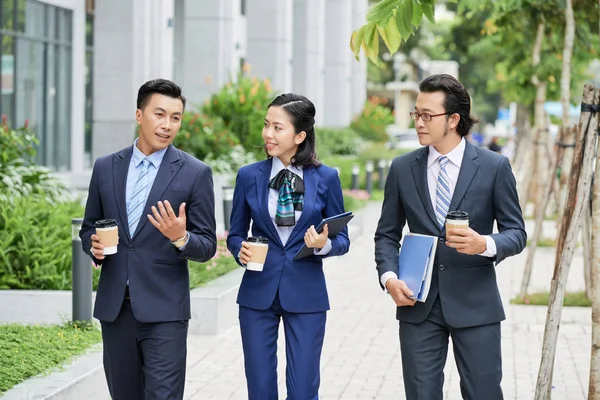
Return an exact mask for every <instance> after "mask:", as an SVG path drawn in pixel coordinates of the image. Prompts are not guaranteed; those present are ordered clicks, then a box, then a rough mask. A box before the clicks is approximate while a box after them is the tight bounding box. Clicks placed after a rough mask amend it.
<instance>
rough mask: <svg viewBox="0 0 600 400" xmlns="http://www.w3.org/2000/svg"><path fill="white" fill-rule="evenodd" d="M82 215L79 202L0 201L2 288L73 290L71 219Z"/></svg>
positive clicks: (96, 278)
mask: <svg viewBox="0 0 600 400" xmlns="http://www.w3.org/2000/svg"><path fill="white" fill-rule="evenodd" d="M81 215H83V207H82V206H81V204H80V203H79V202H78V201H71V202H62V203H52V202H50V201H48V200H47V199H45V198H42V197H17V198H14V199H13V201H12V202H7V201H0V289H47V290H68V289H70V288H71V219H72V218H73V217H76V216H81ZM90 268H92V266H91V260H90ZM93 276H94V278H93V279H94V287H96V286H97V282H98V277H99V271H97V270H95V271H94V275H93Z"/></svg>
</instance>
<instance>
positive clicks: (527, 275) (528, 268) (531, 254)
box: [519, 129, 565, 298]
mask: <svg viewBox="0 0 600 400" xmlns="http://www.w3.org/2000/svg"><path fill="white" fill-rule="evenodd" d="M564 134H565V132H564V129H561V130H560V132H559V133H558V137H557V140H556V142H555V144H554V157H553V161H552V166H551V167H550V174H549V175H548V180H547V181H546V183H545V185H544V186H543V191H542V196H543V197H542V198H541V199H540V201H539V204H540V207H536V208H535V230H534V231H533V237H532V238H531V240H530V244H529V246H527V247H528V249H529V250H528V253H527V261H526V262H525V269H524V270H523V280H522V281H521V291H520V292H519V297H521V298H524V297H525V296H526V295H527V289H528V288H529V282H530V281H531V272H532V271H533V260H534V258H535V251H536V249H537V243H538V241H539V240H540V237H541V235H542V225H543V223H544V213H545V210H546V207H547V205H548V203H549V202H550V198H551V196H552V191H553V189H554V184H553V183H554V176H555V175H556V170H557V168H558V165H559V163H560V160H561V159H562V153H563V151H562V150H563V148H562V147H560V145H559V144H560V142H561V140H562V137H563V136H564Z"/></svg>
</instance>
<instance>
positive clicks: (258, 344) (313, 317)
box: [239, 295, 326, 400]
mask: <svg viewBox="0 0 600 400" xmlns="http://www.w3.org/2000/svg"><path fill="white" fill-rule="evenodd" d="M239 319H240V330H241V335H242V347H243V350H244V366H245V369H246V380H247V384H248V399H249V400H277V399H278V393H277V337H278V333H279V321H280V319H281V320H283V329H284V334H285V354H286V360H287V365H286V370H285V375H286V387H287V399H288V400H317V399H318V398H319V394H318V393H319V385H320V382H321V374H320V363H321V350H322V349H323V339H324V336H325V321H326V312H325V311H323V312H315V313H290V312H287V311H285V310H284V309H283V308H282V307H281V304H280V302H279V295H276V296H275V300H274V301H273V304H272V305H271V307H269V308H268V309H267V310H254V309H252V308H247V307H243V306H240V311H239Z"/></svg>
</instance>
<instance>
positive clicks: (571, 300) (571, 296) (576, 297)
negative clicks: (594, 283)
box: [510, 292, 592, 307]
mask: <svg viewBox="0 0 600 400" xmlns="http://www.w3.org/2000/svg"><path fill="white" fill-rule="evenodd" d="M549 296H550V294H549V293H548V292H536V293H531V294H528V295H527V296H525V297H524V298H520V297H515V298H513V299H511V300H510V303H511V304H527V305H531V306H547V305H548V298H549ZM563 305H564V306H565V307H590V306H591V305H592V303H591V302H590V300H589V299H588V298H587V296H586V295H585V292H566V293H565V299H564V302H563Z"/></svg>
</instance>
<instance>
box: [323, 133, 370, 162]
mask: <svg viewBox="0 0 600 400" xmlns="http://www.w3.org/2000/svg"><path fill="white" fill-rule="evenodd" d="M315 134H316V136H317V138H316V141H317V154H318V155H319V157H326V156H329V155H332V154H333V155H351V154H356V153H357V152H358V150H359V149H360V147H361V139H360V136H359V135H358V134H357V133H356V131H354V130H353V129H350V128H316V129H315Z"/></svg>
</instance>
